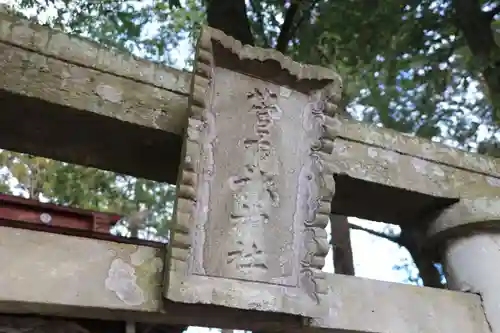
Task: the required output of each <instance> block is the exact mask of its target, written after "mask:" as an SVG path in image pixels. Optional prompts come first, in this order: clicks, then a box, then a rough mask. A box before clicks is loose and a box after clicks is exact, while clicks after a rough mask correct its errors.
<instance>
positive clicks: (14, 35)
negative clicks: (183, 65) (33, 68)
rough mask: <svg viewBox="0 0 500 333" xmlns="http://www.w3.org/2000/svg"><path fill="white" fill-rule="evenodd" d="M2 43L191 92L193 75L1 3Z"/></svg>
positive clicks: (146, 82) (175, 90)
mask: <svg viewBox="0 0 500 333" xmlns="http://www.w3.org/2000/svg"><path fill="white" fill-rule="evenodd" d="M0 42H2V43H4V44H8V45H13V46H17V47H20V48H22V49H25V50H29V51H33V52H34V53H38V54H40V55H45V56H47V57H49V58H56V59H59V60H61V61H63V62H68V63H71V64H73V65H76V66H79V67H85V68H90V69H95V70H97V71H99V72H103V73H108V74H111V75H114V76H119V77H124V78H126V79H131V80H133V81H138V82H141V83H145V84H149V85H153V86H156V87H158V88H163V89H165V90H169V91H172V92H174V93H177V94H178V93H184V94H187V93H188V92H189V85H188V84H189V81H190V79H191V78H190V75H186V73H184V72H181V71H179V70H176V69H173V68H169V67H166V66H163V65H159V64H155V63H153V62H151V61H148V60H144V59H140V58H136V57H134V56H132V55H131V54H127V53H123V52H119V51H114V50H111V49H108V48H105V47H103V46H101V45H99V44H97V43H95V42H92V41H90V40H87V39H84V38H82V37H77V36H74V35H69V34H65V33H62V32H60V31H57V30H51V29H49V28H47V27H44V26H41V25H38V24H33V23H31V22H30V21H28V20H26V19H24V18H19V17H16V16H13V15H12V14H10V13H9V12H8V11H7V9H6V7H5V6H2V5H0Z"/></svg>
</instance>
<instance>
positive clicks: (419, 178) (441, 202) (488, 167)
mask: <svg viewBox="0 0 500 333" xmlns="http://www.w3.org/2000/svg"><path fill="white" fill-rule="evenodd" d="M326 129H327V133H328V135H329V137H331V138H332V140H334V141H333V146H334V148H333V153H332V154H331V155H330V156H329V158H328V159H327V163H326V164H327V167H328V169H329V171H330V172H332V173H334V174H336V175H337V176H336V185H337V186H336V195H335V197H334V198H333V202H332V211H333V212H335V213H337V214H342V215H347V216H352V215H354V216H358V217H361V218H367V219H372V220H375V221H384V222H390V223H394V224H405V223H422V222H423V220H425V216H426V215H427V214H429V213H432V212H435V211H438V210H440V209H443V208H444V207H446V206H449V205H452V204H454V203H455V202H457V201H458V200H460V199H461V198H462V199H473V198H477V197H484V198H492V199H493V198H498V196H499V195H500V175H499V171H498V170H500V160H499V159H495V158H490V157H486V156H481V155H476V154H469V153H466V152H462V151H459V150H454V149H451V148H448V147H445V146H442V145H440V144H437V143H432V142H430V141H425V140H422V139H418V138H414V137H409V136H406V135H404V134H401V133H397V132H393V131H390V130H386V129H380V128H376V127H374V126H369V125H365V124H361V123H358V122H355V121H352V120H347V119H341V118H339V117H334V118H329V120H328V123H327V126H326ZM394 202H397V203H398V204H397V205H394Z"/></svg>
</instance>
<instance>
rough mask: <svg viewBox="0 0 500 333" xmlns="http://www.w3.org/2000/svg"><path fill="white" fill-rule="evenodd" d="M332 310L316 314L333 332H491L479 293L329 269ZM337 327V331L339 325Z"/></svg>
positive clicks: (317, 323) (320, 323) (322, 325)
mask: <svg viewBox="0 0 500 333" xmlns="http://www.w3.org/2000/svg"><path fill="white" fill-rule="evenodd" d="M327 281H328V285H329V286H330V287H329V293H328V301H329V302H328V307H329V312H328V315H326V316H325V317H323V318H317V319H313V320H312V323H311V326H312V327H315V328H325V329H330V330H332V329H333V332H345V331H348V332H377V333H383V332H388V333H389V332H390V333H407V332H415V333H416V332H425V333H446V332H450V333H452V332H453V333H455V332H464V333H465V332H470V333H472V332H474V333H489V332H490V330H489V327H488V323H487V321H486V318H485V316H484V313H483V309H482V305H481V299H480V298H479V297H478V296H477V295H473V294H465V293H458V292H451V291H445V290H438V289H433V288H423V287H417V286H409V285H404V284H399V283H390V282H381V281H375V280H370V279H362V278H355V277H350V276H344V275H333V274H329V275H328V278H327ZM337 330H338V331H337Z"/></svg>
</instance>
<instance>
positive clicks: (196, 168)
mask: <svg viewBox="0 0 500 333" xmlns="http://www.w3.org/2000/svg"><path fill="white" fill-rule="evenodd" d="M196 49H197V52H196V57H195V68H194V75H193V78H192V80H191V89H190V90H191V95H190V97H189V104H188V110H189V118H188V124H187V131H186V140H185V142H184V145H183V151H182V155H181V156H183V157H184V160H183V161H182V162H181V163H182V164H181V166H180V168H179V179H178V181H177V184H178V185H177V204H176V207H174V212H175V214H174V215H175V216H174V219H173V220H174V221H175V224H174V225H173V226H172V229H171V235H170V242H169V245H170V246H169V255H170V267H169V271H170V273H173V272H176V273H181V274H184V275H188V274H189V269H190V267H188V266H189V263H188V259H189V257H190V251H191V245H192V242H193V235H191V234H190V233H191V232H192V229H193V226H194V218H195V215H197V214H196V208H197V206H199V204H197V202H198V200H199V199H200V193H199V191H200V190H205V188H203V187H204V186H203V185H205V186H206V184H203V181H202V180H201V179H199V178H201V177H200V175H201V176H203V173H206V174H210V173H211V170H207V169H206V168H204V165H203V164H205V163H204V162H205V161H203V160H202V159H201V156H202V153H203V150H205V152H206V151H207V150H210V147H207V145H208V146H210V144H211V143H210V142H208V143H207V142H206V141H207V135H206V133H207V132H209V130H210V125H211V121H210V116H209V113H210V110H207V105H210V99H211V97H212V96H211V94H210V93H211V92H212V89H211V88H212V87H211V80H212V74H213V66H214V60H213V53H212V39H211V36H210V34H209V33H207V31H205V29H203V30H202V32H201V35H200V38H199V40H198V45H197V48H196ZM208 140H209V141H210V138H208ZM208 153H210V152H208ZM205 183H206V182H205Z"/></svg>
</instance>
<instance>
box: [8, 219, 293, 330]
mask: <svg viewBox="0 0 500 333" xmlns="http://www.w3.org/2000/svg"><path fill="white" fill-rule="evenodd" d="M162 247H163V246H162V245H161V244H159V247H158V248H154V247H146V246H137V245H132V244H123V243H116V242H112V241H105V240H97V239H90V238H81V237H75V236H67V235H61V234H51V233H47V232H40V231H32V230H26V229H15V228H8V227H0V265H1V267H2V272H3V273H2V274H0V284H1V285H2V286H5V287H4V288H0V312H3V313H21V314H22V313H26V314H30V313H37V314H42V315H57V316H67V317H80V318H81V317H83V318H96V319H107V320H127V321H128V320H130V321H136V322H162V323H170V324H180V325H186V324H187V325H194V326H208V327H228V328H241V327H243V328H248V329H252V330H261V329H266V330H267V329H268V330H272V329H275V328H277V327H279V326H280V325H283V326H284V327H289V328H293V327H295V328H297V327H299V326H300V325H301V320H300V318H297V317H290V316H285V315H282V314H269V313H261V312H249V311H242V310H236V309H230V308H218V307H213V306H200V305H183V304H179V303H176V304H172V303H170V302H163V297H162V292H161V285H162V282H163V274H162V267H163V258H164V254H163V249H162ZM13 258H15V259H13ZM193 313H196V314H197V315H196V316H193ZM0 332H1V331H0Z"/></svg>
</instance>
